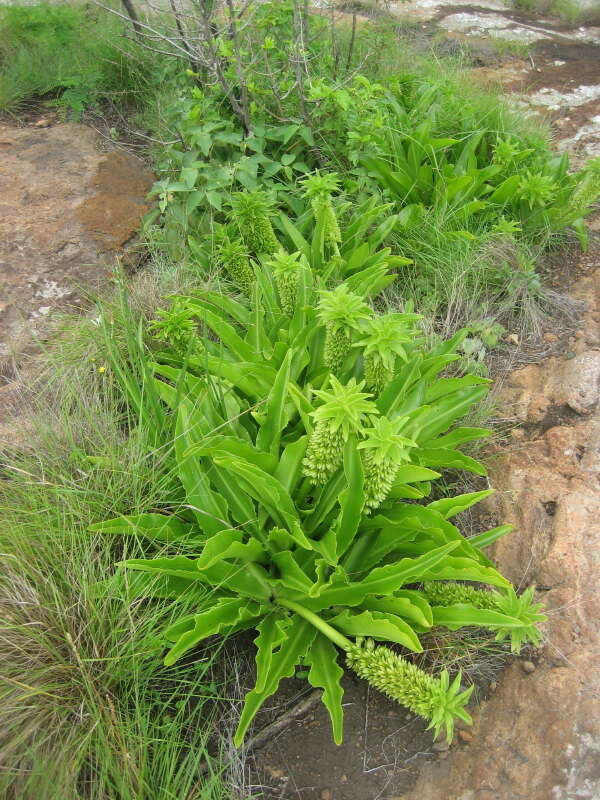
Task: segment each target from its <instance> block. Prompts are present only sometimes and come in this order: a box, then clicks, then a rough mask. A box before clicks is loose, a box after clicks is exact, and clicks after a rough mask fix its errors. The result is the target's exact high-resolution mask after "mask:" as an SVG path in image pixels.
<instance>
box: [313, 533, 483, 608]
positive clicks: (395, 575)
mask: <svg viewBox="0 0 600 800" xmlns="http://www.w3.org/2000/svg"><path fill="white" fill-rule="evenodd" d="M457 544H458V542H450V543H449V544H447V545H444V546H443V547H438V548H436V549H434V550H432V551H431V552H429V553H426V554H425V555H422V556H419V557H418V558H403V559H400V561H398V562H396V563H395V564H388V565H387V566H385V567H378V568H376V569H373V570H371V571H370V572H369V573H367V575H366V576H365V577H364V578H363V579H362V580H361V581H353V582H350V581H348V580H345V581H343V580H339V581H338V582H337V583H332V585H331V586H326V587H325V588H324V589H323V591H322V592H321V594H320V595H319V597H317V598H315V599H311V600H309V601H308V602H307V603H306V606H307V608H310V609H311V610H312V611H319V610H321V609H324V608H328V607H330V606H336V605H348V606H358V605H360V604H361V603H362V602H363V600H364V599H365V597H368V596H369V595H389V594H393V593H394V592H395V591H397V590H398V589H400V588H401V587H402V586H403V585H404V584H406V583H414V582H415V581H420V580H425V578H424V576H425V575H429V574H430V573H431V572H432V569H433V568H434V567H435V566H436V565H437V564H438V562H440V561H443V560H444V561H445V560H446V559H447V558H448V553H450V552H451V551H452V550H454V549H455V547H456V546H457ZM464 560H465V561H467V560H468V559H464ZM473 563H475V562H473ZM434 580H435V578H434Z"/></svg>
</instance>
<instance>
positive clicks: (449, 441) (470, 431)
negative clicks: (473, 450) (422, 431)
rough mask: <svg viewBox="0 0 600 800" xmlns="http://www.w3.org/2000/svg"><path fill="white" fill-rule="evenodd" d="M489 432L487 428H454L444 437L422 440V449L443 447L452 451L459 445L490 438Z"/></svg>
mask: <svg viewBox="0 0 600 800" xmlns="http://www.w3.org/2000/svg"><path fill="white" fill-rule="evenodd" d="M490 435H491V431H489V430H487V428H455V429H454V430H453V431H451V432H450V433H448V434H446V435H445V436H438V437H437V438H435V439H428V440H427V441H425V440H422V444H423V446H424V447H427V448H429V449H431V448H433V447H444V448H446V449H448V450H452V449H454V448H455V447H456V446H457V445H459V444H465V443H466V442H472V441H474V440H475V439H484V438H485V437H486V436H490Z"/></svg>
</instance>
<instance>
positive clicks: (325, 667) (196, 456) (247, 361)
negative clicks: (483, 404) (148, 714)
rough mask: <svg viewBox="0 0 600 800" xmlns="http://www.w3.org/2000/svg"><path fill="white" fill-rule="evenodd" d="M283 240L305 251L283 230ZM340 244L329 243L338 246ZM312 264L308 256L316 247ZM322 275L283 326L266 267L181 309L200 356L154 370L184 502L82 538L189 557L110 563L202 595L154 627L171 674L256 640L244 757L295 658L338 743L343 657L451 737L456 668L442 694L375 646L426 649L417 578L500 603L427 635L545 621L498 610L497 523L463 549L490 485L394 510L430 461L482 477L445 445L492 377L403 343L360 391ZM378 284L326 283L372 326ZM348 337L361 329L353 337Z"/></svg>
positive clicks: (457, 708)
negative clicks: (328, 359)
mask: <svg viewBox="0 0 600 800" xmlns="http://www.w3.org/2000/svg"><path fill="white" fill-rule="evenodd" d="M317 227H318V221H317ZM289 233H290V235H292V236H295V237H296V239H297V241H299V243H300V244H301V241H300V239H299V237H298V236H297V234H298V232H297V231H295V229H289ZM317 241H318V236H317ZM343 244H344V236H343V235H342V236H341V245H342V247H341V248H340V250H341V251H342V252H343ZM314 252H315V254H316V255H317V257H319V254H320V249H319V247H316V248H315V250H314ZM318 260H319V259H318ZM361 263H362V262H361ZM336 267H337V269H338V270H341V271H342V272H343V271H344V265H343V264H342V265H340V263H339V262H336ZM321 270H322V267H319V268H318V269H314V268H313V269H311V268H310V267H309V266H308V262H304V261H299V262H298V273H299V274H298V285H297V294H296V303H295V308H294V311H293V314H292V315H291V316H289V315H288V313H287V311H289V309H283V308H282V306H281V301H280V299H278V294H277V291H276V285H277V282H276V275H274V272H273V269H272V268H271V266H270V262H269V260H268V259H265V260H263V262H262V263H257V264H256V265H255V272H256V287H255V291H254V293H253V296H252V299H251V301H250V302H248V301H243V300H240V301H237V300H233V299H232V298H229V297H225V296H221V295H217V294H214V293H210V292H198V293H197V294H196V295H195V296H190V297H187V298H186V299H185V303H186V306H187V307H188V308H192V309H194V311H195V313H196V315H197V318H198V320H199V322H201V323H202V325H204V326H206V327H207V328H208V329H209V331H210V333H209V335H206V336H203V337H201V338H202V345H201V349H202V353H203V355H202V357H199V358H195V357H193V356H189V357H187V358H186V359H184V360H182V359H181V358H180V357H179V358H178V355H177V352H174V353H172V354H170V357H169V358H167V359H163V360H162V363H156V364H155V365H154V366H153V369H154V372H155V375H156V380H155V390H156V392H158V394H159V395H160V397H161V398H162V401H163V402H164V404H165V405H166V407H167V409H169V411H168V412H167V413H170V414H172V415H173V416H174V418H175V438H174V449H175V457H176V462H177V474H178V476H179V480H180V482H181V486H182V490H183V492H184V493H185V501H184V503H183V505H182V506H180V510H174V511H173V513H171V514H165V515H161V516H157V515H148V514H136V515H133V516H128V517H120V518H116V519H114V520H110V521H107V522H103V523H98V524H96V525H94V526H93V530H94V531H98V532H104V533H107V534H108V533H111V534H115V533H117V534H122V533H130V534H131V533H134V534H136V535H139V536H142V537H146V538H147V539H149V540H150V541H152V540H154V541H159V542H164V541H165V539H167V540H168V541H170V542H171V543H172V544H173V545H174V546H176V547H178V548H181V547H184V548H185V549H186V551H187V554H186V555H181V554H174V555H170V556H169V555H163V554H162V553H158V554H157V555H156V556H155V557H150V558H143V559H127V560H126V561H124V562H123V566H124V567H126V568H127V569H129V570H136V571H140V572H142V573H143V574H145V575H147V576H152V575H154V576H160V577H161V595H162V596H169V597H172V598H173V599H174V600H175V601H177V600H178V598H179V597H180V595H181V593H182V592H191V593H192V594H193V596H194V597H197V598H198V605H197V608H196V609H195V611H193V612H191V613H188V614H183V615H182V616H181V618H180V619H179V620H178V621H176V622H175V623H174V624H173V625H171V626H170V627H168V628H167V630H166V631H165V637H166V639H167V640H168V641H169V642H170V650H169V652H168V653H167V655H166V657H165V663H166V664H173V663H175V662H176V661H177V660H178V659H179V658H181V657H182V656H183V655H184V654H185V653H187V652H189V651H190V650H191V649H192V648H194V647H196V646H197V645H198V644H199V643H200V642H202V641H203V640H205V639H206V638H207V637H209V636H211V635H213V634H221V635H222V634H226V633H234V632H236V631H239V630H243V629H249V628H256V629H257V631H258V637H257V639H256V645H257V655H256V663H257V681H256V686H255V688H254V689H253V690H252V691H251V692H250V693H249V694H248V695H247V697H246V702H245V706H244V709H243V712H242V715H241V718H240V722H239V726H238V731H237V734H236V737H235V741H236V743H237V744H238V745H239V744H241V742H242V740H243V738H244V735H245V733H246V731H247V729H248V726H249V725H250V723H251V721H252V719H253V717H254V715H255V714H256V712H257V711H258V709H259V708H260V707H261V705H262V704H263V703H264V702H265V700H266V699H267V698H268V697H269V696H270V695H272V694H273V693H274V692H275V691H276V690H277V687H278V685H279V682H280V680H281V679H282V678H283V677H286V676H289V675H292V674H293V672H294V668H295V665H296V664H297V663H298V662H299V660H300V659H302V660H303V663H304V664H306V665H307V666H308V667H309V675H308V680H309V682H310V683H311V684H312V685H314V686H318V687H321V688H322V689H323V690H324V694H323V702H324V703H325V705H326V706H327V708H328V710H329V713H330V715H331V719H332V725H333V732H334V738H335V740H336V741H338V742H339V741H341V736H342V718H343V711H342V706H341V695H342V689H341V687H340V684H339V679H340V677H341V675H342V668H341V666H340V665H339V663H338V651H337V649H336V648H339V649H341V650H342V651H343V652H345V654H346V656H345V657H346V662H347V664H348V665H349V666H350V667H351V668H352V669H354V670H355V671H356V672H357V674H359V675H360V676H362V677H364V678H366V679H367V680H369V681H371V682H372V684H373V685H374V686H376V687H377V688H380V689H381V690H382V691H385V692H386V693H388V694H389V695H390V696H391V697H393V698H395V699H397V700H399V701H400V702H403V703H405V704H407V705H408V707H409V708H411V710H413V711H414V712H415V713H416V714H419V715H421V716H423V717H424V718H425V719H427V720H428V721H429V725H430V727H432V728H433V729H434V730H435V732H436V734H438V733H439V732H441V730H445V732H446V734H447V736H448V737H449V738H451V737H452V730H453V721H454V718H455V717H460V718H462V719H463V720H468V719H469V717H468V714H467V712H466V711H465V709H464V706H465V705H466V703H467V701H468V699H469V696H470V689H467V690H465V691H463V690H462V689H461V688H460V676H456V677H455V679H454V681H453V682H452V683H451V682H450V678H449V675H448V674H447V673H445V672H444V673H442V674H441V675H440V676H439V677H432V676H429V675H426V674H425V673H423V672H422V671H421V670H419V669H418V668H417V667H416V666H415V665H414V664H412V663H411V662H410V660H408V659H407V658H406V657H405V656H403V655H401V654H399V653H395V652H392V651H390V650H388V649H387V648H385V647H381V646H378V647H377V646H375V645H374V644H373V642H372V640H374V639H376V640H379V641H383V642H389V643H395V644H398V645H401V646H403V647H404V648H406V649H407V650H408V651H413V652H419V651H420V650H421V649H422V646H421V644H420V641H419V634H420V633H423V632H425V631H427V630H429V629H430V628H431V627H432V625H433V624H434V619H435V614H436V613H439V614H440V618H441V615H442V612H438V611H437V610H436V609H437V606H436V605H435V603H434V604H433V605H432V604H431V603H430V602H429V601H428V599H427V592H426V591H424V590H421V589H420V588H419V583H420V582H422V581H434V582H437V581H447V580H459V581H464V580H470V581H476V582H480V583H484V584H489V585H492V586H495V587H497V588H498V590H499V591H498V596H499V597H504V596H505V597H506V598H508V599H507V600H506V601H504V600H502V601H501V602H506V605H505V606H503V608H504V611H499V610H497V611H495V612H494V614H493V615H492V616H493V618H492V616H490V614H491V612H489V611H486V610H482V609H481V608H479V607H477V606H476V605H474V604H471V603H459V604H458V605H457V604H452V605H449V606H447V607H445V611H444V612H443V613H444V614H445V616H444V618H443V622H441V623H440V624H443V625H445V626H446V627H452V626H457V627H463V626H465V625H484V626H487V625H488V623H489V624H490V625H491V627H494V626H501V627H500V628H498V627H497V629H498V630H502V631H506V632H507V633H508V634H509V635H510V636H511V639H512V641H513V642H514V645H515V647H518V646H519V645H520V643H522V642H523V641H527V640H533V641H536V640H537V639H536V637H537V632H536V630H535V625H536V624H537V623H538V622H539V621H541V620H542V619H543V618H542V617H541V616H540V615H539V614H538V613H537V608H530V605H531V603H530V601H531V597H530V596H529V595H527V596H525V597H524V598H523V599H522V601H521V602H517V603H515V602H514V601H512V600H510V599H509V598H512V597H513V595H512V594H511V592H512V589H511V586H510V584H509V582H508V581H507V580H506V579H505V578H503V577H502V576H501V575H500V574H499V573H498V572H497V571H496V570H495V569H494V568H493V566H492V565H491V563H490V561H489V560H488V559H487V557H486V556H485V555H484V554H483V552H482V548H484V547H485V546H487V545H488V544H490V543H491V542H492V541H494V540H495V539H496V538H498V537H499V536H501V535H503V534H504V533H506V532H507V528H506V527H501V528H498V529H494V530H492V531H487V532H485V533H482V534H480V535H479V536H477V537H474V538H473V539H470V540H468V539H466V538H464V537H463V536H462V535H461V534H460V532H459V530H458V529H457V528H456V527H455V526H454V525H452V524H451V523H450V522H449V521H448V518H449V517H451V516H453V515H455V514H457V513H458V512H459V511H461V510H464V509H465V508H468V507H469V506H471V505H472V504H473V503H475V502H477V501H478V500H479V499H481V498H482V497H484V496H486V495H487V494H489V492H476V493H473V494H469V495H462V496H460V497H456V498H448V499H444V500H437V501H434V502H431V503H429V504H428V505H427V506H422V505H415V504H413V503H411V502H406V500H413V499H418V498H424V497H426V496H427V494H428V493H429V492H430V482H431V480H432V479H436V478H437V477H439V474H440V473H439V472H436V471H435V469H432V468H436V467H442V468H448V467H452V468H460V469H467V470H471V471H474V472H476V473H478V474H483V473H484V472H485V470H484V468H483V466H482V465H481V464H479V463H478V462H477V461H475V460H474V459H472V458H470V457H469V456H467V455H465V454H464V453H462V452H461V451H460V449H458V448H459V447H460V445H461V444H462V443H464V442H467V441H470V440H473V439H475V438H478V437H480V436H483V435H485V434H486V431H484V430H481V429H477V428H475V429H474V428H464V427H462V428H461V427H458V428H452V425H453V424H454V423H455V422H456V421H457V420H459V419H460V418H461V417H463V416H464V415H465V413H466V412H467V411H468V409H470V408H471V407H472V406H473V404H474V403H476V402H477V401H478V400H480V399H481V398H482V397H483V396H484V395H485V393H486V391H487V388H486V383H487V382H486V381H485V379H482V378H476V377H473V376H470V375H466V376H463V377H460V378H444V377H440V376H439V375H440V372H442V371H443V370H444V369H445V367H446V366H447V365H448V364H450V363H452V362H453V361H455V360H456V359H457V358H458V355H457V354H456V352H455V348H456V347H457V345H458V344H459V343H460V341H461V340H462V339H463V338H464V335H465V334H464V333H460V334H458V335H457V336H455V337H454V338H453V339H452V340H450V341H449V342H446V343H443V344H442V345H439V346H438V347H436V348H434V349H431V350H430V349H428V348H427V347H426V346H425V345H424V344H423V342H422V340H420V339H419V338H418V337H417V336H414V335H413V337H412V338H411V340H410V341H407V342H406V343H405V344H404V345H403V354H402V356H398V355H396V357H394V352H393V351H392V352H391V353H390V354H388V355H389V356H390V358H389V359H387V362H386V363H387V364H388V366H389V367H390V371H391V373H392V374H391V376H390V378H391V380H390V382H389V383H388V385H387V386H386V387H385V388H383V390H382V391H380V392H379V393H373V392H371V393H368V392H364V391H362V389H363V384H362V383H361V371H362V369H363V368H362V366H361V360H362V359H361V353H360V347H352V346H350V347H349V349H348V351H347V357H346V359H345V361H344V363H343V364H342V363H341V361H338V362H337V363H336V375H333V374H332V373H331V372H330V370H329V369H328V367H327V364H326V363H325V360H324V354H325V341H326V325H327V323H328V320H327V319H325V320H324V319H323V318H322V316H321V315H320V313H319V311H318V306H319V301H318V300H317V298H318V297H319V296H321V297H323V291H332V290H325V289H324V288H322V287H323V282H324V277H323V273H322V272H321ZM384 272H385V267H384ZM328 277H329V279H331V278H332V274H331V272H329V275H328ZM381 277H382V276H381V272H380V271H379V272H378V271H375V272H373V270H372V268H371V267H364V264H363V268H362V269H360V268H358V270H357V271H354V272H352V274H351V275H350V276H349V277H348V278H347V279H346V281H345V282H343V283H341V284H340V285H339V286H338V288H337V289H336V290H333V291H334V292H337V293H338V294H340V295H341V294H344V295H345V296H346V297H348V296H351V295H354V296H356V297H357V298H358V300H357V301H356V303H355V305H356V306H357V309H358V310H359V317H357V320H358V319H359V318H360V319H361V320H362V319H365V321H366V320H367V319H369V318H371V319H372V318H374V317H375V316H376V315H375V312H374V311H372V310H370V311H369V309H368V305H367V304H366V302H365V300H364V298H366V297H368V296H369V295H370V294H373V293H376V292H377V291H378V286H379V283H380V281H381ZM330 296H331V295H327V294H325V297H330ZM287 299H288V298H286V301H287ZM358 301H360V303H361V304H362V305H358ZM346 334H347V335H348V336H349V337H350V338H356V339H357V338H358V335H359V334H358V333H357V331H356V329H355V328H354V327H352V326H350V327H349V328H348V330H347V331H346ZM356 343H357V342H353V341H350V342H349V344H350V345H353V344H356ZM315 421H316V424H315ZM451 428H452V429H451ZM184 508H185V509H187V510H186V511H185V512H183V511H182V510H181V509H184ZM207 590H208V595H205V593H206V591H207ZM148 594H152V592H151V589H148ZM203 596H206V600H205V601H203V600H202V597H203ZM515 597H516V596H515ZM509 612H510V613H509ZM365 637H366V639H365Z"/></svg>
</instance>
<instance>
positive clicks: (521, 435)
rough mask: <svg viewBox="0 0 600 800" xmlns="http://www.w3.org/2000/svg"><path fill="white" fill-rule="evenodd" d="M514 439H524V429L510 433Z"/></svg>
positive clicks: (516, 429) (515, 429) (514, 429)
mask: <svg viewBox="0 0 600 800" xmlns="http://www.w3.org/2000/svg"><path fill="white" fill-rule="evenodd" d="M510 435H511V436H512V438H513V439H524V438H525V431H524V430H523V429H522V428H513V429H512V430H511V432H510Z"/></svg>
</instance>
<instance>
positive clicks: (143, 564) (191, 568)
mask: <svg viewBox="0 0 600 800" xmlns="http://www.w3.org/2000/svg"><path fill="white" fill-rule="evenodd" d="M118 566H123V567H126V568H127V569H136V570H140V571H141V572H154V573H157V574H159V575H173V576H174V577H180V578H186V579H187V580H191V581H203V580H204V577H203V576H202V575H201V573H200V572H198V567H197V565H196V559H195V558H187V556H166V557H156V558H129V559H127V560H126V561H120V562H118Z"/></svg>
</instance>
